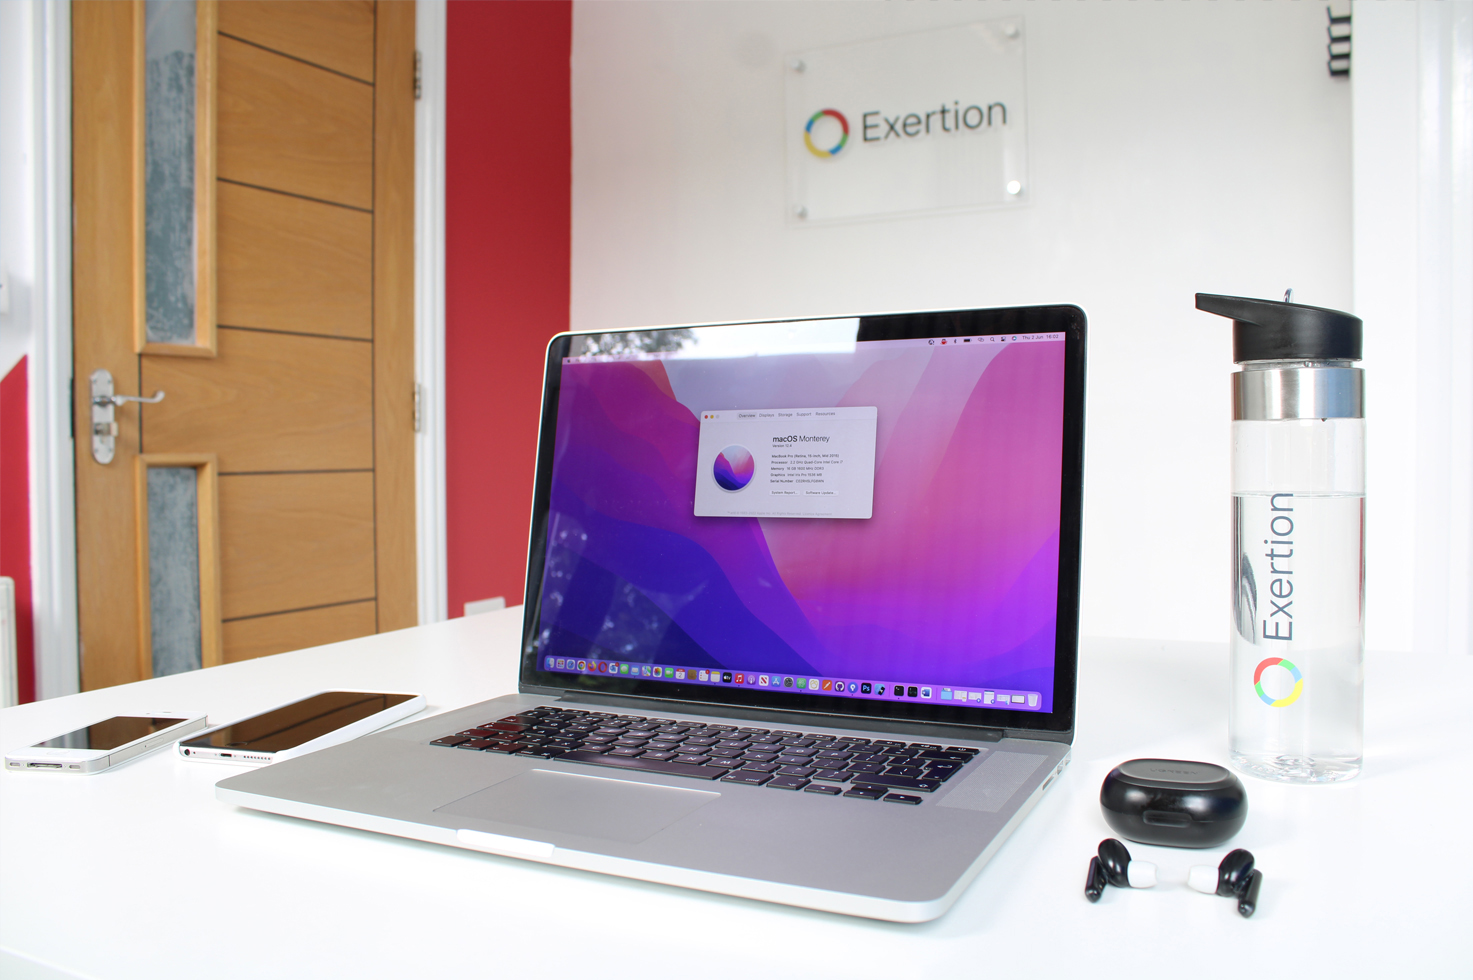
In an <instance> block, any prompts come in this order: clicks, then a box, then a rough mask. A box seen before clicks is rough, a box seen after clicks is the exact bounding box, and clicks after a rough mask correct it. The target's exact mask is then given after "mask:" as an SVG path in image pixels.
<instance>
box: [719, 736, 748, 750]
mask: <svg viewBox="0 0 1473 980" xmlns="http://www.w3.org/2000/svg"><path fill="white" fill-rule="evenodd" d="M716 744H717V745H718V746H720V747H721V748H723V749H746V748H751V746H752V743H751V742H748V741H747V740H746V739H741V738H724V739H722V740H721V741H719V742H717V743H716Z"/></svg>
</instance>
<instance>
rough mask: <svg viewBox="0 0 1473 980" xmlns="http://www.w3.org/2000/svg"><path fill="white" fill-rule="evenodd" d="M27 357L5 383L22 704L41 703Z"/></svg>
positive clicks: (1, 552) (6, 520)
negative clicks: (34, 607) (34, 637)
mask: <svg viewBox="0 0 1473 980" xmlns="http://www.w3.org/2000/svg"><path fill="white" fill-rule="evenodd" d="M26 370H27V369H26V358H24V357H22V358H21V359H20V363H19V364H17V365H16V366H15V367H13V368H11V369H10V373H9V374H7V375H6V376H5V378H4V380H0V575H8V576H10V577H11V578H13V579H15V614H16V615H15V618H16V624H15V639H16V659H17V661H18V664H17V667H18V669H17V671H16V674H17V680H19V682H20V683H19V685H18V687H19V689H20V700H21V703H22V704H24V703H25V702H27V701H34V700H36V664H35V653H34V649H35V647H34V641H33V640H32V626H31V508H30V503H31V486H30V479H31V477H30V473H31V467H30V460H29V458H28V452H29V450H28V447H29V434H28V431H27V425H26V420H27V407H26Z"/></svg>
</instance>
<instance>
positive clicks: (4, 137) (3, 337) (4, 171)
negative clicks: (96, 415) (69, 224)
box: [0, 3, 35, 377]
mask: <svg viewBox="0 0 1473 980" xmlns="http://www.w3.org/2000/svg"><path fill="white" fill-rule="evenodd" d="M33 11H34V8H33V7H32V5H31V4H29V3H0V269H4V270H6V271H8V272H9V274H10V286H9V289H10V293H11V296H10V313H9V315H6V314H4V313H0V377H4V376H5V375H6V374H8V373H10V369H11V368H13V367H14V366H15V363H16V362H17V361H19V360H20V359H21V357H23V356H24V355H25V354H27V353H29V352H30V345H31V316H30V314H31V303H30V298H31V284H32V283H33V282H34V280H35V261H34V254H33V253H34V246H35V231H34V229H35V215H34V210H33V207H32V198H33V195H32V189H33V187H34V186H35V178H34V175H33V170H32V168H33V166H34V161H35V145H34V140H33V133H34V119H33V109H34V101H35V96H34V88H33V71H34V68H33V66H34V61H33V57H32V54H33V52H32V27H31V17H32V13H33Z"/></svg>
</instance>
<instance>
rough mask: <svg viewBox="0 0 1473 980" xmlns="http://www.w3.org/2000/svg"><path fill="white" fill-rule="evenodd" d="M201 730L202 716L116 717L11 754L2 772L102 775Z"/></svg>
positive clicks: (156, 714)
mask: <svg viewBox="0 0 1473 980" xmlns="http://www.w3.org/2000/svg"><path fill="white" fill-rule="evenodd" d="M204 727H205V716H204V715H181V714H177V713H175V712H171V711H158V712H149V713H146V714H141V715H119V716H117V717H116V718H109V719H108V720H107V721H99V722H98V723H97V724H95V725H88V726H87V727H86V728H78V729H77V730H76V731H74V732H67V733H66V734H65V735H58V736H56V737H55V738H48V739H47V740H46V741H44V742H37V743H36V744H35V745H32V746H31V747H30V748H28V749H23V750H21V751H17V752H12V753H10V754H9V755H7V756H6V757H5V768H6V769H7V770H9V771H15V770H27V771H31V772H67V773H89V772H102V771H103V770H104V769H111V768H113V767H114V766H119V765H122V764H123V763H124V762H127V761H128V760H129V759H133V758H137V757H138V756H140V755H142V754H143V753H145V752H149V751H152V750H153V749H157V748H159V747H161V746H164V745H168V744H169V743H170V742H172V741H174V740H175V739H177V738H179V737H180V736H182V735H188V734H190V733H192V732H197V731H199V730H200V729H201V728H204Z"/></svg>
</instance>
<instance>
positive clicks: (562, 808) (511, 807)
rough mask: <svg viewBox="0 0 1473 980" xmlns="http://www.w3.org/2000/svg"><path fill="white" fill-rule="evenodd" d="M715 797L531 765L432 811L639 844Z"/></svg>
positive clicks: (694, 790)
mask: <svg viewBox="0 0 1473 980" xmlns="http://www.w3.org/2000/svg"><path fill="white" fill-rule="evenodd" d="M719 796H721V794H720V793H712V792H709V791H707V790H699V789H677V788H675V787H673V786H653V785H651V784H649V783H636V782H629V781H626V780H622V779H607V778H605V777H603V776H584V775H581V774H578V773H566V772H551V771H549V770H546V769H533V770H531V771H530V772H524V773H522V774H521V775H518V776H513V777H512V778H511V779H508V780H505V781H503V782H500V783H497V784H495V785H494V786H488V787H486V788H485V789H483V790H479V791H477V792H475V793H472V794H471V795H469V796H466V797H462V798H461V799H458V800H456V801H455V802H454V803H447V804H445V805H444V806H442V807H438V808H437V809H436V811H435V812H437V813H448V814H450V815H452V816H457V817H470V818H472V819H474V820H486V821H490V822H492V823H498V824H512V825H514V826H518V827H526V828H529V829H532V830H541V831H553V832H557V833H563V834H576V835H578V836H580V837H595V838H599V839H602V840H615V841H622V842H624V843H626V844H638V843H639V842H640V841H643V840H646V839H647V838H649V837H650V836H651V835H653V834H654V833H656V832H657V831H660V830H663V829H665V828H666V827H668V826H670V825H671V824H673V823H674V822H675V821H677V820H679V819H681V818H682V817H685V816H687V815H689V814H691V813H694V812H695V811H696V810H699V809H700V808H701V807H703V806H705V805H706V804H707V803H710V802H711V801H712V800H714V799H717V798H718V797H719Z"/></svg>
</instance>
